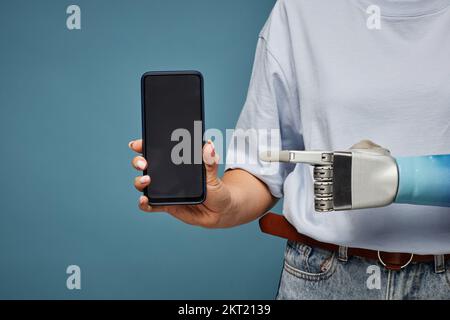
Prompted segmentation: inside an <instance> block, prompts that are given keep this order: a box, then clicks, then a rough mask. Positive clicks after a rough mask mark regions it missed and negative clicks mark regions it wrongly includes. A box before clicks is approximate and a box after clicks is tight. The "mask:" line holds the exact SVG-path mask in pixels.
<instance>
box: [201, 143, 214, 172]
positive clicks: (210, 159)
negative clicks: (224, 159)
mask: <svg viewBox="0 0 450 320" xmlns="http://www.w3.org/2000/svg"><path fill="white" fill-rule="evenodd" d="M208 144H210V143H209V142H208ZM208 147H209V148H211V150H206V152H205V155H204V157H203V158H204V159H203V160H204V161H205V163H206V164H207V165H209V166H211V165H213V164H214V160H215V159H214V155H213V153H214V148H213V146H212V145H209V146H208Z"/></svg>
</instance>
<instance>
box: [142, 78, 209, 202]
mask: <svg viewBox="0 0 450 320" xmlns="http://www.w3.org/2000/svg"><path fill="white" fill-rule="evenodd" d="M141 94H142V139H143V156H144V157H145V158H146V159H147V161H148V164H149V165H148V168H147V170H146V171H144V174H148V175H149V176H150V178H151V183H150V185H149V187H148V188H146V189H145V190H144V194H145V195H146V196H147V197H148V199H149V203H150V204H151V205H172V204H199V203H202V202H203V201H204V200H205V197H206V181H205V177H206V173H205V167H204V165H203V157H202V147H203V134H204V130H205V126H204V98H203V76H202V74H201V73H200V72H198V71H163V72H161V71H158V72H147V73H145V74H144V75H143V76H142V78H141Z"/></svg>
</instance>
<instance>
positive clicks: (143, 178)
mask: <svg viewBox="0 0 450 320" xmlns="http://www.w3.org/2000/svg"><path fill="white" fill-rule="evenodd" d="M139 182H140V183H141V184H145V183H149V182H150V177H149V176H142V177H141V178H140V179H139Z"/></svg>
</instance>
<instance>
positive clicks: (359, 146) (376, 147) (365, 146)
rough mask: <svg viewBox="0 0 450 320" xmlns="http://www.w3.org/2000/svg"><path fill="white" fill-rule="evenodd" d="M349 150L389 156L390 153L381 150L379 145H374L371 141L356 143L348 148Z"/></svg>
mask: <svg viewBox="0 0 450 320" xmlns="http://www.w3.org/2000/svg"><path fill="white" fill-rule="evenodd" d="M350 149H360V150H361V149H368V150H370V151H373V152H377V153H379V154H385V155H388V154H390V151H389V150H388V149H386V148H383V147H382V146H380V145H379V144H376V143H375V142H373V141H371V140H361V141H359V142H358V143H356V144H354V145H353V146H351V147H350Z"/></svg>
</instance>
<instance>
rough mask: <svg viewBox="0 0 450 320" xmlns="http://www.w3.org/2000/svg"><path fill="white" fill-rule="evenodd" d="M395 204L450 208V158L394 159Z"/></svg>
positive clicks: (443, 156) (449, 155) (436, 156)
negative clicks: (397, 179) (395, 171)
mask: <svg viewBox="0 0 450 320" xmlns="http://www.w3.org/2000/svg"><path fill="white" fill-rule="evenodd" d="M396 160H397V166H398V172H399V185H398V191H397V197H396V199H395V201H394V202H396V203H409V204H417V205H430V206H441V207H450V154H446V155H433V156H421V157H401V158H396Z"/></svg>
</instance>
